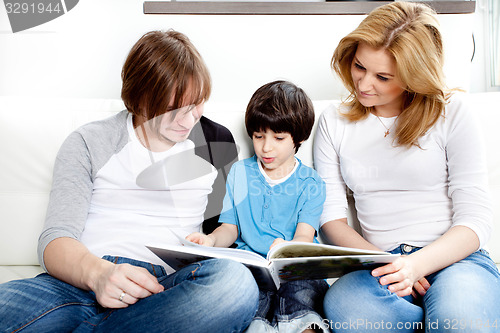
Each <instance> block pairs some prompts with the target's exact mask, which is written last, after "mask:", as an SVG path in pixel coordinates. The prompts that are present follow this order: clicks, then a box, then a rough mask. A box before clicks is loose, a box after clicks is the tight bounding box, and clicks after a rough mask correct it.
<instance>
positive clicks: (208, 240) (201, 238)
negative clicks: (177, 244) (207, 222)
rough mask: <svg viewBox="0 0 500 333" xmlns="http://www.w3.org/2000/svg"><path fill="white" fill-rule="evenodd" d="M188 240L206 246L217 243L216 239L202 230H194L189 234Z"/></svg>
mask: <svg viewBox="0 0 500 333" xmlns="http://www.w3.org/2000/svg"><path fill="white" fill-rule="evenodd" d="M186 240H188V241H190V242H193V243H196V244H200V245H204V246H214V244H215V239H213V238H212V237H210V236H209V235H205V234H203V233H201V232H193V233H192V234H190V235H187V236H186Z"/></svg>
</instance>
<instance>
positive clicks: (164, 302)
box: [0, 257, 259, 333]
mask: <svg viewBox="0 0 500 333" xmlns="http://www.w3.org/2000/svg"><path fill="white" fill-rule="evenodd" d="M104 259H106V260H109V261H112V262H115V263H117V264H121V263H129V264H132V265H135V266H140V267H144V268H146V269H148V271H149V272H150V273H151V274H153V275H154V276H156V277H157V278H158V282H159V283H161V284H162V285H163V286H164V287H165V291H163V292H161V293H158V294H154V295H152V296H149V297H147V298H144V299H141V300H139V301H138V302H137V303H136V304H134V305H130V306H129V307H127V308H124V309H106V308H102V307H101V306H100V305H99V304H98V303H97V301H96V298H95V295H94V293H93V292H88V291H84V290H81V289H78V288H75V287H73V286H71V285H69V284H67V283H64V282H62V281H60V280H58V279H56V278H53V277H51V276H50V275H48V274H40V275H38V276H37V277H35V278H32V279H25V280H16V281H10V282H7V283H4V284H1V285H0V332H2V333H5V332H14V331H15V332H19V331H20V332H37V333H40V332H58V333H59V332H73V331H74V332H143V333H144V332H217V333H218V332H240V331H242V330H244V329H245V327H246V326H247V325H248V324H249V323H250V322H251V320H252V318H253V317H254V315H255V312H256V310H257V304H258V297H259V296H258V295H259V289H258V287H257V284H256V283H255V280H254V278H253V276H252V274H251V273H250V271H249V270H248V269H247V268H246V267H245V266H243V265H241V264H239V263H237V262H234V261H231V260H224V259H212V260H206V261H202V262H199V263H196V264H192V265H189V266H187V267H185V268H183V269H181V270H179V271H177V272H175V273H173V274H170V275H167V274H166V272H165V269H164V268H163V267H162V266H158V265H152V264H148V263H145V262H141V261H136V260H131V259H126V258H118V257H104Z"/></svg>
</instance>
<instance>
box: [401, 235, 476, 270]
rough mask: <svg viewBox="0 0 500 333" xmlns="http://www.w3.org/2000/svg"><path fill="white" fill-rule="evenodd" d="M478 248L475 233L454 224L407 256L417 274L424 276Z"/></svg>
mask: <svg viewBox="0 0 500 333" xmlns="http://www.w3.org/2000/svg"><path fill="white" fill-rule="evenodd" d="M478 248H479V238H478V237H477V235H476V233H475V232H474V231H472V229H470V228H468V227H465V226H456V227H452V228H450V229H449V230H448V231H447V232H446V233H444V234H443V235H442V236H441V237H439V238H438V239H437V240H435V241H434V242H432V243H431V244H429V245H427V246H425V247H423V248H422V249H421V250H419V251H417V252H414V253H412V254H411V255H410V256H408V258H409V259H411V261H413V263H414V264H415V267H418V270H419V272H418V275H419V276H421V277H424V276H427V275H429V274H432V273H434V272H437V271H439V270H441V269H443V268H445V267H448V266H450V265H452V264H454V263H456V262H458V261H460V260H462V259H464V258H466V257H467V256H469V255H470V254H472V253H474V252H475V251H477V249H478Z"/></svg>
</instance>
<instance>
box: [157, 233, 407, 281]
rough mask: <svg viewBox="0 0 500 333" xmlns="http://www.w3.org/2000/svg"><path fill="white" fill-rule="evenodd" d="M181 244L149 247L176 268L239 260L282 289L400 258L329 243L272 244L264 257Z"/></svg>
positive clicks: (384, 253) (233, 250) (240, 251)
mask: <svg viewBox="0 0 500 333" xmlns="http://www.w3.org/2000/svg"><path fill="white" fill-rule="evenodd" d="M181 243H182V245H168V246H163V247H162V248H159V247H153V246H148V248H149V249H150V250H151V251H152V252H153V253H154V254H156V255H157V256H158V257H159V258H160V259H162V260H163V261H164V262H165V263H166V264H167V265H169V266H170V267H172V268H173V269H175V270H178V269H180V268H182V267H184V266H187V265H189V264H191V263H194V262H198V261H201V260H205V259H209V258H225V259H232V260H236V261H239V262H241V263H242V264H244V265H246V266H247V267H248V268H249V269H250V270H251V271H252V273H253V274H254V277H255V279H256V281H257V283H258V284H259V286H260V287H261V288H263V289H267V290H273V289H276V288H279V285H280V284H281V283H282V282H284V281H290V280H300V279H326V278H337V277H340V276H342V275H344V274H346V273H349V272H352V271H355V270H358V269H373V268H375V267H377V266H381V265H384V264H387V263H390V262H393V261H394V260H395V259H396V258H397V257H399V254H390V253H387V252H379V251H369V250H360V249H352V248H347V247H340V246H333V245H326V244H317V243H306V242H284V243H280V244H278V245H276V246H273V248H272V249H271V250H270V251H269V253H268V254H267V258H264V257H262V256H260V255H259V254H257V253H254V252H250V251H246V250H239V249H232V248H222V247H207V246H202V245H198V244H195V243H192V242H189V241H187V240H184V239H182V240H181Z"/></svg>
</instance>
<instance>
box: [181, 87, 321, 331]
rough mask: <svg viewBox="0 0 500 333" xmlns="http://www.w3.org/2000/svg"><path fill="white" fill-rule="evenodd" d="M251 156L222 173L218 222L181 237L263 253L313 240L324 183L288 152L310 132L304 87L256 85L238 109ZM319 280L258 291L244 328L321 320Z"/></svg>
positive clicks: (281, 327) (293, 326) (296, 326)
mask: <svg viewBox="0 0 500 333" xmlns="http://www.w3.org/2000/svg"><path fill="white" fill-rule="evenodd" d="M245 125H246V129H247V133H248V135H249V136H250V137H251V138H252V141H253V146H254V151H255V155H254V156H253V157H251V158H248V159H245V160H242V161H239V162H236V163H235V164H234V165H233V167H232V168H231V171H230V172H229V176H228V179H227V184H226V188H227V192H226V196H225V198H224V204H223V205H224V206H223V212H222V213H221V215H220V218H219V222H221V223H222V224H221V225H220V226H219V227H218V228H217V229H215V230H214V231H213V232H212V233H211V234H209V235H205V234H202V233H193V234H191V235H189V236H187V237H186V239H187V240H189V241H192V242H195V243H198V244H201V245H206V246H218V247H228V246H230V245H231V244H233V243H234V242H236V245H237V247H238V248H239V249H245V250H249V251H253V252H257V253H259V254H261V255H262V256H266V255H267V252H268V251H269V249H270V248H271V247H272V246H274V245H276V244H278V243H281V242H284V241H305V242H314V241H315V234H316V232H317V230H318V228H319V217H320V215H321V212H322V210H323V202H324V201H325V185H324V182H323V181H322V180H321V178H320V177H319V176H318V174H317V173H316V172H315V171H314V170H313V169H311V168H309V167H307V166H305V165H303V164H302V162H301V161H300V160H299V159H298V158H296V157H295V153H296V152H297V150H298V149H299V147H300V145H301V143H302V142H304V141H305V140H306V139H307V138H308V137H309V135H310V133H311V130H312V127H313V125H314V110H313V106H312V103H311V100H310V99H309V98H308V97H307V95H306V94H305V92H304V91H303V90H302V89H300V88H298V87H297V86H295V85H294V84H292V83H290V82H286V81H275V82H271V83H268V84H266V85H264V86H262V87H260V88H259V89H258V90H257V91H256V92H255V93H254V95H253V96H252V98H251V100H250V102H249V104H248V107H247V110H246V114H245ZM327 288H328V286H327V284H326V282H325V281H323V280H302V281H293V282H287V283H285V284H282V285H281V287H280V289H279V290H278V291H277V293H276V292H269V291H263V290H261V291H260V302H259V309H258V311H257V314H256V316H255V318H254V321H253V322H252V324H251V325H250V327H249V328H248V330H247V332H254V331H255V332H271V331H286V332H304V331H312V330H307V329H308V327H311V325H313V324H315V323H316V324H317V325H318V326H320V327H321V322H322V319H321V316H320V315H319V314H318V312H320V313H321V312H322V311H321V308H322V300H323V295H324V293H325V291H326V290H327Z"/></svg>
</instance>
